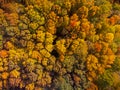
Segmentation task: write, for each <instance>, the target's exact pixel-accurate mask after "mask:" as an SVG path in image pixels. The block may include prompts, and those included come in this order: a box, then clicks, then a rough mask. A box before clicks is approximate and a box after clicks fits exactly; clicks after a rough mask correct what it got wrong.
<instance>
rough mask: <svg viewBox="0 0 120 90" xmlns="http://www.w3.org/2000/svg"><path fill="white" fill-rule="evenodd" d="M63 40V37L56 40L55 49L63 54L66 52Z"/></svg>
mask: <svg viewBox="0 0 120 90" xmlns="http://www.w3.org/2000/svg"><path fill="white" fill-rule="evenodd" d="M65 42H66V41H65V40H64V39H61V40H59V41H57V42H56V50H57V51H58V53H59V54H60V55H64V54H65V52H66V47H65Z"/></svg>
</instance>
